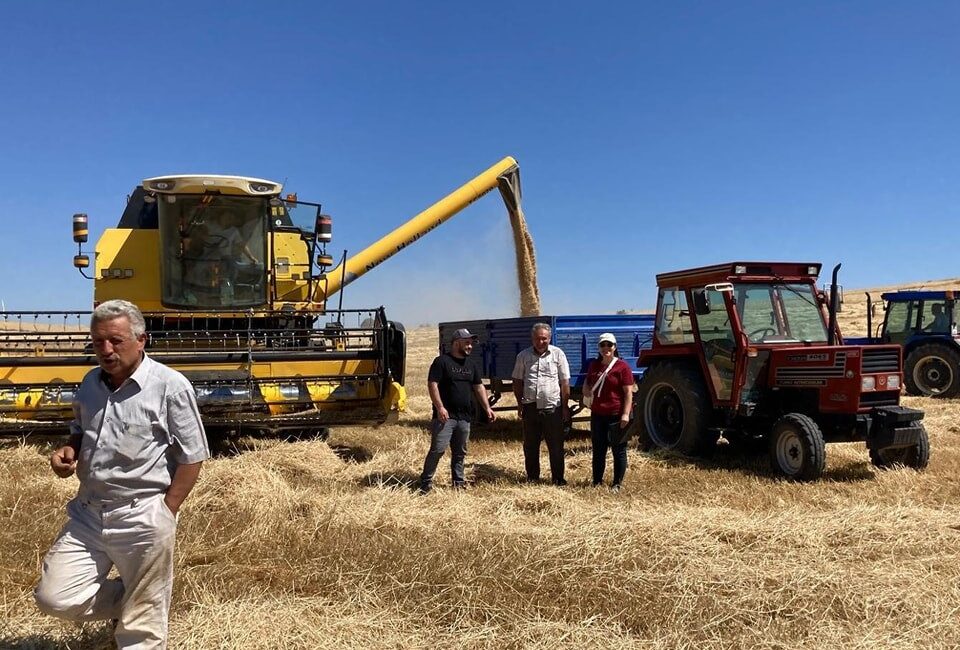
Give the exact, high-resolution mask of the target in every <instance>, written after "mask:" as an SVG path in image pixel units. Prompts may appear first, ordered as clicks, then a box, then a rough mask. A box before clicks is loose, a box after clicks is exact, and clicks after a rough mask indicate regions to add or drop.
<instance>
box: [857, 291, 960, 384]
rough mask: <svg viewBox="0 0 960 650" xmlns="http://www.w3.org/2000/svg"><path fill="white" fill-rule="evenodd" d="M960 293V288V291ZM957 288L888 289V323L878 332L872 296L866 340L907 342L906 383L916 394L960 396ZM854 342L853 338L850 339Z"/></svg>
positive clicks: (886, 307)
mask: <svg viewBox="0 0 960 650" xmlns="http://www.w3.org/2000/svg"><path fill="white" fill-rule="evenodd" d="M958 291H960V290H958ZM956 293H957V292H955V291H895V292H890V293H884V294H883V295H882V296H881V298H882V299H883V303H884V318H883V325H882V326H880V327H879V328H878V331H877V332H876V333H875V334H874V329H873V318H872V316H873V304H872V303H871V301H870V295H869V294H867V334H868V338H867V339H864V340H863V343H877V344H879V343H899V344H900V345H901V346H903V358H904V364H903V382H904V385H905V387H906V389H907V393H908V394H910V395H926V396H930V397H957V396H958V395H960V336H958V334H957V317H958V316H960V314H958V313H957V308H956V301H955V299H954V295H955V294H956ZM848 342H849V341H848Z"/></svg>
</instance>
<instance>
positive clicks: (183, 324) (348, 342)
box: [0, 309, 403, 432]
mask: <svg viewBox="0 0 960 650" xmlns="http://www.w3.org/2000/svg"><path fill="white" fill-rule="evenodd" d="M323 316H324V317H326V319H327V322H325V323H317V321H318V320H319V318H320V317H321V316H319V315H317V314H316V313H312V314H305V315H304V314H296V313H292V312H287V311H284V312H266V311H261V312H249V313H236V312H231V313H208V314H204V315H203V316H197V315H195V314H172V313H164V314H144V318H145V320H146V323H147V335H148V337H147V344H146V350H147V352H148V353H149V354H150V356H151V358H153V359H155V360H157V361H160V362H162V363H165V364H168V365H170V366H172V367H174V368H176V369H177V370H179V371H180V372H182V373H183V374H184V375H185V376H186V377H187V378H188V379H189V380H190V381H191V383H192V384H193V385H194V388H195V389H196V392H197V399H198V403H199V405H200V409H201V413H202V414H203V415H204V419H205V421H208V422H209V423H214V424H230V423H240V422H244V423H254V422H257V423H261V424H263V425H264V428H271V429H276V428H289V426H290V425H289V422H290V418H294V419H298V421H304V420H308V421H310V422H312V423H326V424H343V423H370V422H374V423H376V422H382V421H383V420H384V419H385V417H386V416H387V415H389V414H390V412H391V411H395V410H396V409H397V408H400V406H401V403H402V401H403V393H402V387H400V386H399V385H398V384H396V383H395V381H394V380H402V378H400V377H393V376H392V374H391V370H390V368H391V347H390V346H391V337H392V336H393V331H392V328H393V327H394V326H393V325H392V324H391V323H388V322H387V321H386V319H385V317H384V314H383V311H382V309H377V310H343V311H335V312H327V313H325V314H324V315H323ZM89 318H90V312H7V313H3V314H0V319H2V321H0V322H3V323H4V324H5V325H6V328H5V329H3V330H0V432H4V431H17V432H20V431H23V430H25V429H35V428H39V429H43V428H50V427H56V426H61V427H62V426H63V425H64V424H65V423H66V422H67V421H68V420H69V419H70V417H71V404H72V401H73V398H74V394H75V391H76V389H77V387H78V386H79V383H80V380H81V379H82V378H83V376H84V375H85V374H86V373H87V371H89V370H90V369H91V368H93V367H95V366H96V364H97V359H96V355H95V354H94V351H93V347H92V344H91V343H90V335H89V332H88V331H86V330H87V327H88V323H89ZM278 419H280V420H283V423H276V424H274V423H273V422H274V420H278Z"/></svg>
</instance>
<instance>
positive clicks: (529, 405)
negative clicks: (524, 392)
mask: <svg viewBox="0 0 960 650" xmlns="http://www.w3.org/2000/svg"><path fill="white" fill-rule="evenodd" d="M523 408H524V409H536V410H537V412H538V413H553V412H554V411H556V410H557V409H559V408H560V406H559V405H557V406H547V407H545V408H537V403H536V402H526V403H524V405H523Z"/></svg>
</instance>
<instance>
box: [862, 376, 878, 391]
mask: <svg viewBox="0 0 960 650" xmlns="http://www.w3.org/2000/svg"><path fill="white" fill-rule="evenodd" d="M876 387H877V378H876V377H864V378H862V379H861V380H860V390H862V391H868V390H874V389H876Z"/></svg>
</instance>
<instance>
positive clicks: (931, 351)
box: [903, 343, 960, 397]
mask: <svg viewBox="0 0 960 650" xmlns="http://www.w3.org/2000/svg"><path fill="white" fill-rule="evenodd" d="M958 375H960V352H958V351H957V349H956V348H955V347H953V346H952V345H950V344H944V343H927V344H925V345H921V346H919V347H917V348H916V349H914V350H913V351H912V352H910V354H908V355H907V360H906V362H905V363H904V372H903V379H904V384H906V387H907V392H908V393H910V394H911V395H926V396H928V397H956V396H957V395H960V376H958Z"/></svg>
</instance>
